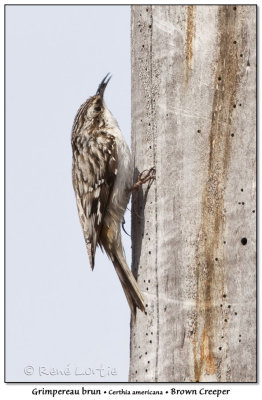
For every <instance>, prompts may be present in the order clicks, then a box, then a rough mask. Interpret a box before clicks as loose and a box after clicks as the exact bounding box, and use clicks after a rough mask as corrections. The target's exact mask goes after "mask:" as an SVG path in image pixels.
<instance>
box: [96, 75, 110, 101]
mask: <svg viewBox="0 0 262 400" xmlns="http://www.w3.org/2000/svg"><path fill="white" fill-rule="evenodd" d="M111 77H112V75H110V73H108V74H107V75H106V76H105V77H104V79H103V80H102V82H101V83H100V85H99V86H98V89H97V92H96V94H97V95H98V94H100V96H101V98H103V96H104V91H105V88H106V87H107V84H108V82H109V81H110V79H111Z"/></svg>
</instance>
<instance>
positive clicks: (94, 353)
mask: <svg viewBox="0 0 262 400" xmlns="http://www.w3.org/2000/svg"><path fill="white" fill-rule="evenodd" d="M108 72H111V73H112V75H113V77H112V79H111V81H110V84H109V85H108V87H107V89H106V93H105V99H106V102H107V105H108V107H109V109H110V110H111V111H112V112H113V114H114V115H115V117H116V118H117V120H118V122H119V125H120V128H121V129H122V131H123V133H124V135H125V137H126V139H127V141H128V143H130V124H131V122H130V8H129V6H7V7H6V322H7V323H6V345H7V347H6V360H7V362H6V377H7V380H8V381H127V379H128V367H129V360H128V359H129V321H130V312H129V307H128V305H127V302H126V299H125V296H124V294H123V291H122V288H121V285H120V283H119V281H118V278H117V275H116V273H115V270H114V268H113V266H112V265H111V263H110V262H109V261H108V259H107V257H106V256H105V255H102V253H101V252H100V251H99V250H98V252H97V255H96V265H95V269H94V272H91V270H90V267H89V262H88V256H87V252H86V248H85V244H84V240H83V235H82V231H81V227H80V223H79V220H78V215H77V209H76V204H75V197H74V192H73V188H72V183H71V144H70V135H71V127H72V123H73V119H74V116H75V114H76V111H77V109H78V107H79V106H80V105H81V103H82V102H83V101H85V99H86V98H87V97H89V96H91V95H93V94H94V93H95V91H96V89H97V86H98V84H99V83H100V81H101V79H102V78H103V77H104V76H105V75H106V74H107V73H108ZM126 219H127V220H129V219H130V212H127V214H126ZM126 229H127V230H128V231H130V224H128V225H127V228H126ZM123 236H124V239H125V249H126V253H127V258H128V263H129V265H130V258H131V255H130V253H131V252H130V239H129V238H128V237H127V236H126V235H125V234H124V233H123ZM27 367H29V368H27ZM30 367H32V368H31V369H30ZM67 367H68V368H69V369H67V370H66V368H67ZM25 368H27V369H25ZM97 368H98V369H99V368H102V370H101V371H99V370H95V369H97ZM103 368H104V369H103ZM53 369H54V370H53ZM91 369H94V371H91ZM55 370H57V373H55V374H54V375H52V373H54V371H55ZM52 371H53V372H52ZM61 371H62V372H63V371H64V372H67V373H69V374H68V375H61ZM25 372H26V373H25ZM84 373H85V375H81V374H84ZM112 373H113V374H112ZM101 375H106V376H105V377H101ZM108 375H109V376H108Z"/></svg>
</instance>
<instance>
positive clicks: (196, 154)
mask: <svg viewBox="0 0 262 400" xmlns="http://www.w3.org/2000/svg"><path fill="white" fill-rule="evenodd" d="M131 31H132V150H133V154H134V164H135V166H136V168H137V170H136V172H141V171H142V170H144V169H146V168H149V167H151V166H153V165H155V166H156V171H157V175H156V182H155V183H153V184H152V186H151V187H150V189H149V190H148V188H146V187H144V188H143V190H142V191H141V192H140V193H139V195H138V196H135V197H134V199H133V214H132V215H133V217H132V218H133V220H132V240H133V271H134V272H135V273H137V275H138V282H139V286H140V288H141V290H142V292H143V294H144V297H145V301H146V304H147V315H146V316H145V315H143V314H142V313H140V312H138V315H137V323H136V325H135V326H134V327H132V331H131V363H130V380H131V381H140V382H144V381H156V382H170V381H174V382H184V381H186V382H195V381H213V382H216V381H220V382H221V381H222V382H254V381H256V255H255V254H256V253H255V251H256V228H255V223H256V210H255V207H256V205H255V200H256V199H255V190H256V187H255V185H256V172H255V168H256V165H255V162H256V150H255V149H256V147H255V146H256V126H255V124H256V121H255V118H256V117H255V112H256V108H255V107H256V98H255V90H256V89H255V85H256V48H255V45H256V37H255V35H256V7H255V6H133V7H132V21H131ZM244 238H246V239H247V243H246V244H242V242H243V243H245V240H244ZM241 240H242V242H241Z"/></svg>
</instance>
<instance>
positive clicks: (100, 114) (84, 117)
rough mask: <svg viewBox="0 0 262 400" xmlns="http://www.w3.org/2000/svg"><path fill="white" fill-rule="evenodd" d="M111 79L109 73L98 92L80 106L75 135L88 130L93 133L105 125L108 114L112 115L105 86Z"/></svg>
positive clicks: (74, 127) (75, 124)
mask: <svg viewBox="0 0 262 400" xmlns="http://www.w3.org/2000/svg"><path fill="white" fill-rule="evenodd" d="M110 79H111V75H110V74H107V75H106V76H105V77H104V79H103V80H102V82H101V83H100V85H99V86H98V89H97V91H96V94H95V95H94V96H92V97H90V98H89V99H88V100H87V101H86V102H85V103H84V104H82V105H81V107H80V108H79V110H78V112H77V115H76V117H75V121H74V125H73V132H72V134H73V136H75V135H77V134H80V135H81V134H84V132H85V131H86V130H87V131H89V133H92V131H93V130H95V129H98V128H99V127H102V126H103V125H105V123H106V121H107V120H108V116H109V115H111V113H110V112H109V110H108V109H107V107H106V105H105V102H104V92H105V88H106V87H107V84H108V82H109V81H110ZM109 118H111V117H109Z"/></svg>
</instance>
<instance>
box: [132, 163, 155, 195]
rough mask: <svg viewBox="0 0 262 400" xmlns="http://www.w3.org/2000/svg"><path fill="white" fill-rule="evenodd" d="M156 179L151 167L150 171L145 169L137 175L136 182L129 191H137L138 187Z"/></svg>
mask: <svg viewBox="0 0 262 400" xmlns="http://www.w3.org/2000/svg"><path fill="white" fill-rule="evenodd" d="M154 179H156V169H155V167H152V168H150V169H145V170H144V171H142V172H141V173H140V174H139V175H138V180H137V182H136V183H135V184H134V185H133V186H132V187H131V189H130V190H131V191H133V190H136V191H138V189H139V187H140V186H141V185H143V184H144V183H146V182H148V181H152V180H154Z"/></svg>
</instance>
